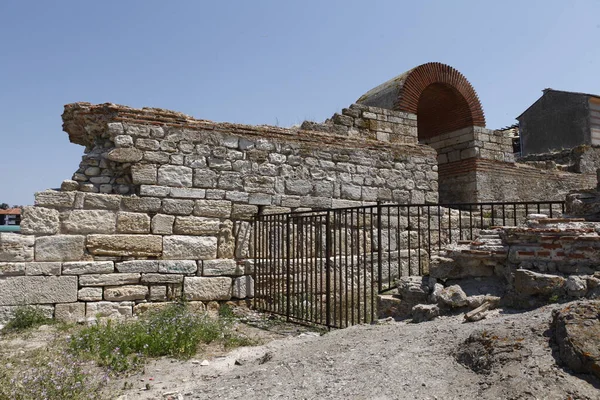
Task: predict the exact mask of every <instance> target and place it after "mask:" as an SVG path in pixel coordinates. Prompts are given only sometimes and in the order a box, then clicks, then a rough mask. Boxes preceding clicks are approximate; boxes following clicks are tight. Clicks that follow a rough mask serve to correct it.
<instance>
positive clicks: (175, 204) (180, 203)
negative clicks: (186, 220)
mask: <svg viewBox="0 0 600 400" xmlns="http://www.w3.org/2000/svg"><path fill="white" fill-rule="evenodd" d="M193 210H194V200H180V199H164V200H163V204H162V212H163V213H165V214H174V215H190V214H191V213H192V211H193Z"/></svg>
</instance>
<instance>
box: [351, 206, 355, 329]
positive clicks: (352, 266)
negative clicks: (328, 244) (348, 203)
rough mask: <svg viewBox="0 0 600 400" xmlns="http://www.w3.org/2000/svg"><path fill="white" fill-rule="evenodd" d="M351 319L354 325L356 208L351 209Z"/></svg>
mask: <svg viewBox="0 0 600 400" xmlns="http://www.w3.org/2000/svg"><path fill="white" fill-rule="evenodd" d="M350 227H351V230H350V312H351V315H350V320H351V321H352V325H354V246H355V245H356V243H355V242H354V210H353V209H350Z"/></svg>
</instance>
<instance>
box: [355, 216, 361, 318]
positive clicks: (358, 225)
mask: <svg viewBox="0 0 600 400" xmlns="http://www.w3.org/2000/svg"><path fill="white" fill-rule="evenodd" d="M360 289H361V287H360V208H357V209H356V309H357V312H358V314H357V322H358V323H360Z"/></svg>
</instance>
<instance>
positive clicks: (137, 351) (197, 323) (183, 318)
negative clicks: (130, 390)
mask: <svg viewBox="0 0 600 400" xmlns="http://www.w3.org/2000/svg"><path fill="white" fill-rule="evenodd" d="M214 341H221V342H223V344H224V345H225V346H228V347H231V346H240V345H245V344H250V342H249V341H248V340H247V339H244V338H241V337H239V336H238V335H236V334H235V333H234V332H231V331H230V327H229V321H225V320H220V319H214V318H210V317H209V316H208V315H207V314H195V313H193V312H191V311H190V310H188V309H187V307H186V306H185V304H171V305H169V306H167V307H165V308H163V309H161V310H158V311H149V312H147V313H145V314H143V315H142V316H141V317H140V319H139V320H137V321H128V322H113V321H108V322H107V323H106V324H97V325H95V326H91V327H87V328H84V329H83V330H82V331H81V332H79V333H78V334H76V335H74V336H73V337H72V338H71V343H70V348H71V350H72V351H73V352H74V353H75V354H77V355H80V356H88V357H91V358H92V359H95V360H96V361H97V362H98V363H99V364H100V365H101V366H106V367H108V368H109V369H110V370H111V371H113V372H117V373H118V372H125V371H128V370H131V369H136V368H138V367H140V366H141V365H142V363H143V358H144V357H160V356H170V357H174V358H190V357H192V356H193V355H194V354H195V353H196V351H197V349H198V346H199V345H200V344H201V343H211V342H214Z"/></svg>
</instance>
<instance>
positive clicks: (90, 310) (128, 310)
mask: <svg viewBox="0 0 600 400" xmlns="http://www.w3.org/2000/svg"><path fill="white" fill-rule="evenodd" d="M85 316H86V317H87V318H117V319H120V318H127V317H131V316H133V302H131V301H122V302H120V303H113V302H112V301H98V302H95V303H86V304H85Z"/></svg>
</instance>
